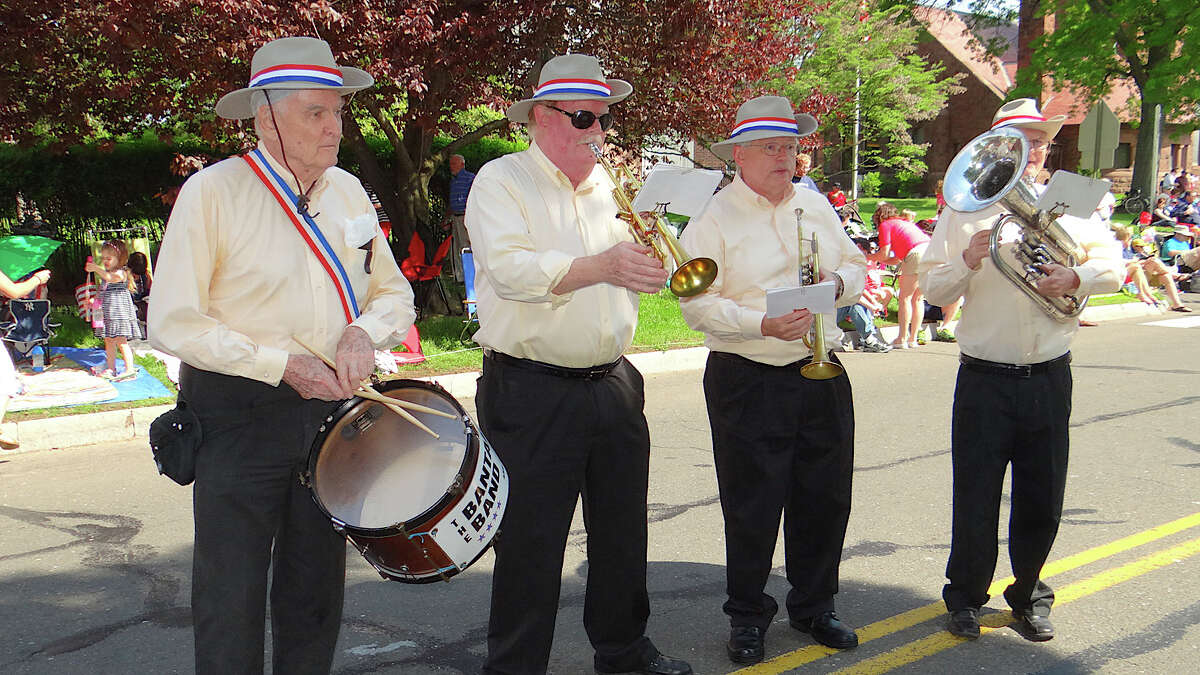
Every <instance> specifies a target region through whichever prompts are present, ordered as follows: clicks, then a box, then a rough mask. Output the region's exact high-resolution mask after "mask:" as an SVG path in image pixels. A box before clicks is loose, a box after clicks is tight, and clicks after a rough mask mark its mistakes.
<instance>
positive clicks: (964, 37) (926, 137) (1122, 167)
mask: <svg viewBox="0 0 1200 675" xmlns="http://www.w3.org/2000/svg"><path fill="white" fill-rule="evenodd" d="M1023 6H1025V3H1023ZM919 17H920V18H921V19H922V21H923V23H925V25H926V28H927V30H928V33H929V37H930V39H928V40H927V41H925V42H922V43H921V44H920V46H919V47H918V50H917V51H918V53H920V54H921V55H922V56H925V57H926V58H928V59H929V60H930V61H933V62H937V63H941V64H943V65H945V67H946V71H947V74H955V73H962V74H963V78H962V80H961V81H960V84H961V85H962V86H964V87H966V91H964V92H963V93H961V94H958V95H956V96H952V97H950V99H949V100H948V101H947V105H946V108H945V110H943V111H942V113H941V114H940V115H938V116H937V117H936V118H934V119H933V120H930V121H928V122H924V123H922V124H921V125H919V126H918V127H917V128H915V129H914V130H913V137H914V139H915V140H916V141H917V142H919V143H929V144H930V146H929V152H928V154H927V155H926V157H925V162H926V163H927V164H928V165H929V173H928V174H927V175H926V179H925V182H924V188H925V190H927V191H928V193H929V194H933V192H934V191H935V189H936V185H937V182H938V180H940V179H941V178H942V176H943V175H944V172H945V169H946V166H947V165H948V164H949V163H950V160H951V159H953V157H954V155H955V154H956V153H957V152H958V150H959V149H960V148H962V146H963V145H965V144H966V143H967V141H969V140H971V139H972V138H974V137H975V136H977V135H979V134H980V133H983V132H984V131H986V130H987V129H988V127H989V126H990V125H991V121H992V115H993V114H994V113H995V112H996V109H997V108H999V107H1000V105H1001V104H1002V103H1003V102H1004V101H1005V100H1006V99H1007V98H1008V92H1009V91H1011V89H1012V88H1013V86H1014V84H1015V76H1016V72H1017V68H1018V67H1020V66H1021V65H1024V64H1025V63H1026V62H1027V59H1028V54H1029V49H1028V48H1027V47H1026V45H1028V44H1029V43H1030V42H1031V41H1032V40H1034V39H1036V38H1037V37H1039V36H1041V35H1043V34H1045V33H1046V32H1051V31H1053V30H1054V16H1053V15H1048V16H1041V17H1038V16H1033V15H1032V12H1030V13H1029V14H1028V15H1025V16H1022V17H1021V22H1020V30H1018V25H1017V24H1012V25H1009V26H1002V27H1000V28H998V29H995V31H993V32H992V33H991V34H989V35H985V36H983V37H984V38H989V37H993V36H995V37H998V38H1000V39H1002V40H1004V41H1006V42H1007V43H1008V45H1009V48H1008V49H1007V50H1006V51H1005V52H1004V53H1003V54H1001V55H1000V56H999V57H991V56H982V55H980V54H979V53H978V52H977V51H976V50H975V49H974V48H972V47H971V46H970V44H969V40H970V35H969V33H968V29H967V25H966V23H965V22H963V20H962V18H961V16H960V15H959V14H958V13H956V12H950V11H946V10H936V9H928V8H923V9H921V10H919ZM1131 98H1136V91H1135V89H1134V88H1133V86H1132V83H1131V82H1121V83H1118V84H1117V85H1116V86H1114V87H1113V91H1112V92H1111V93H1110V94H1109V95H1108V96H1106V97H1105V98H1104V100H1105V102H1106V103H1107V104H1108V106H1109V107H1110V108H1112V110H1113V111H1114V112H1116V114H1117V117H1118V119H1120V120H1121V131H1120V139H1119V143H1120V145H1119V146H1118V148H1117V152H1116V165H1115V166H1114V168H1112V169H1106V170H1103V171H1102V172H1101V174H1102V175H1103V176H1104V177H1105V178H1108V179H1109V180H1112V181H1113V189H1114V191H1116V192H1124V191H1125V190H1126V189H1128V187H1129V182H1130V179H1131V177H1132V172H1133V170H1132V166H1133V157H1134V148H1135V147H1136V146H1137V129H1135V128H1133V127H1132V126H1130V124H1129V122H1130V121H1131V119H1132V118H1133V117H1134V116H1136V111H1135V112H1134V113H1133V115H1131V114H1130V111H1129V110H1128V105H1127V104H1128V102H1129V100H1130V99H1131ZM1041 99H1042V102H1043V106H1042V112H1043V113H1045V114H1046V115H1048V116H1053V115H1066V116H1067V120H1066V122H1065V124H1064V125H1063V128H1062V131H1061V132H1059V135H1058V137H1057V139H1056V141H1057V147H1055V148H1054V150H1053V151H1052V152H1051V155H1050V157H1049V158H1048V159H1047V161H1046V168H1047V169H1049V170H1050V171H1054V170H1056V169H1065V170H1068V171H1074V170H1076V169H1077V168H1078V166H1079V156H1080V155H1079V147H1078V140H1079V125H1080V123H1081V122H1083V119H1084V117H1085V116H1086V115H1087V112H1088V106H1087V104H1086V103H1085V102H1083V101H1080V100H1078V99H1077V98H1076V97H1075V96H1073V95H1072V94H1071V93H1070V92H1066V91H1051V90H1049V88H1047V89H1046V90H1045V92H1044V93H1043V95H1042V97H1041ZM1198 147H1200V134H1197V133H1194V132H1187V131H1183V130H1182V127H1180V126H1179V125H1176V124H1171V123H1169V122H1168V123H1166V124H1164V125H1163V133H1162V140H1161V143H1160V146H1159V173H1160V175H1161V173H1165V172H1166V171H1167V169H1172V168H1175V169H1181V168H1182V169H1186V170H1191V171H1195V170H1196V168H1195V167H1196V165H1197V157H1196V153H1197V148H1198Z"/></svg>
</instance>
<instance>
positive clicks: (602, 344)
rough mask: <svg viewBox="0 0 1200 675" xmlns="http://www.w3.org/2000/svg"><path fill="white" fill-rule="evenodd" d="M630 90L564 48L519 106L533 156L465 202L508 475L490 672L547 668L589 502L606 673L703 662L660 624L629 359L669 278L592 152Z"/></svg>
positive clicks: (587, 615) (595, 625)
mask: <svg viewBox="0 0 1200 675" xmlns="http://www.w3.org/2000/svg"><path fill="white" fill-rule="evenodd" d="M632 91H633V89H632V87H630V85H629V83H627V82H624V81H622V80H615V79H607V78H605V76H604V73H603V71H602V70H601V69H600V64H599V62H598V61H597V60H596V59H595V58H594V57H591V56H585V55H582V54H571V55H567V56H559V57H555V58H553V59H551V60H550V61H548V62H547V63H546V64H545V66H543V67H542V71H541V75H540V77H539V80H538V86H537V89H536V90H534V93H533V96H531V97H530V98H528V99H525V100H523V101H520V102H518V103H516V104H514V105H513V106H512V107H511V108H509V109H508V118H509V119H510V120H512V121H514V122H519V123H522V124H527V125H529V136H530V140H531V143H530V146H529V149H528V150H525V151H524V152H518V153H514V154H511V155H507V156H505V157H501V158H500V159H496V160H494V161H492V162H489V163H488V164H486V165H484V166H483V168H481V169H480V170H479V173H478V175H477V176H476V177H475V181H474V183H473V185H472V188H471V194H470V197H469V198H468V200H467V214H466V223H467V230H468V231H469V232H470V236H471V244H472V246H473V248H474V253H475V267H476V270H477V271H478V275H477V276H476V278H475V284H476V286H475V288H476V292H477V294H478V297H479V304H478V308H479V325H480V328H479V332H477V333H476V334H475V341H476V342H478V343H479V344H480V345H482V346H483V348H484V358H483V374H482V376H481V377H480V378H479V384H478V391H477V394H476V399H475V402H476V407H477V410H478V412H479V422H480V425H481V427H482V430H483V433H484V435H485V436H486V437H487V438H488V440H490V441H491V443H492V445H493V447H495V449H496V453H497V454H498V455H499V456H500V459H501V461H502V462H503V463H504V466H505V467H506V468H507V469H508V475H509V481H510V484H509V485H510V487H509V501H508V506H507V508H506V511H505V514H504V521H503V523H502V525H501V529H502V532H503V533H502V535H501V537H500V538H499V541H498V543H497V544H496V547H495V548H496V566H495V571H494V573H493V577H492V610H491V619H490V623H489V626H488V655H487V661H486V662H485V663H484V667H483V672H485V673H544V672H546V668H547V664H548V661H549V658H550V646H551V642H552V641H553V637H554V621H555V616H556V614H557V612H558V596H559V586H560V584H561V582H562V565H563V554H564V549H565V548H566V543H567V535H568V533H569V531H570V528H571V518H572V516H573V514H574V513H575V504H576V502H577V501H578V500H579V498H580V496H581V495H582V498H583V516H584V525H585V527H586V528H587V549H588V573H587V592H586V599H585V601H584V610H583V623H584V627H585V628H586V629H587V633H588V638H589V639H590V640H591V642H592V646H593V647H595V650H596V652H595V657H594V664H595V668H596V670H597V671H599V672H602V673H619V672H641V673H662V674H674V675H686V674H687V673H690V672H692V669H691V667H690V666H688V664H686V663H684V662H683V661H679V660H676V659H672V658H670V657H667V656H664V655H663V654H661V653H659V652H658V650H657V649H656V648H655V647H654V645H653V644H652V643H651V642H650V639H649V638H647V637H646V635H645V630H646V620H647V618H648V616H649V614H650V600H649V595H648V593H647V591H646V548H647V544H646V491H647V488H648V481H649V458H650V434H649V431H648V429H647V425H646V418H645V415H644V414H643V411H642V408H643V401H644V396H645V395H644V392H643V383H642V377H641V375H640V374H639V373H638V371H637V369H636V368H634V367H633V366H632V365H631V364H630V363H629V362H628V361H626V360H625V359H624V358H623V357H622V354H623V353H624V351H625V350H626V349H627V348H628V347H629V344H630V342H631V341H632V340H633V330H634V328H635V326H636V324H637V316H638V299H639V296H638V294H639V293H655V292H657V291H659V290H661V289H662V288H663V284H664V282H666V280H667V273H666V271H665V270H663V267H662V264H661V263H660V262H659V261H658V260H656V259H654V258H651V257H648V256H647V253H649V252H650V249H649V248H648V247H646V246H642V245H639V244H635V243H634V242H633V241H632V239H633V236H632V234H631V233H630V231H629V228H628V227H626V225H625V224H624V222H623V221H621V220H620V219H618V218H617V217H616V214H617V211H618V207H617V203H616V201H615V200H614V198H613V195H612V190H613V187H614V186H613V184H612V181H611V180H609V179H608V177H607V175H606V174H605V172H604V169H603V167H601V166H597V162H596V156H595V154H594V153H593V152H592V150H591V149H590V148H589V144H596V145H598V146H603V144H604V132H605V131H606V130H607V129H608V128H609V127H610V126H611V125H612V121H613V120H612V113H611V112H609V106H610V105H611V104H614V103H617V102H619V101H622V100H624V99H625V98H626V97H627V96H629V94H630V93H632Z"/></svg>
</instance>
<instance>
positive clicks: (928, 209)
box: [858, 197, 937, 226]
mask: <svg viewBox="0 0 1200 675" xmlns="http://www.w3.org/2000/svg"><path fill="white" fill-rule="evenodd" d="M879 202H888V203H890V204H892V205H894V206H895V207H896V208H898V209H900V210H901V211H903V210H904V209H912V210H913V211H916V212H917V220H924V219H926V218H930V219H933V218H937V198H935V197H918V198H914V199H893V198H891V197H859V199H858V212H859V214H861V215H862V218H863V222H864V223H866V224H867V225H868V226H869V225H870V224H871V214H872V213H875V206H876V205H877V204H879Z"/></svg>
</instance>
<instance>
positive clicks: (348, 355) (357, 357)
mask: <svg viewBox="0 0 1200 675" xmlns="http://www.w3.org/2000/svg"><path fill="white" fill-rule="evenodd" d="M352 328H353V329H354V332H356V333H359V334H361V336H362V339H363V340H364V344H365V345H366V350H367V351H366V356H367V357H368V359H369V362H368V364H367V367H366V370H365V373H364V374H363V375H362V377H357V375H358V373H359V372H361V371H360V370H359V369H360V368H361V367H362V361H361V357H362V351H361V350H362V347H361V345H356V344H355V342H356V341H357V337H353V336H352V337H351V338H350V339H349V340H347V334H350V333H351V330H350V329H352ZM292 341H293V342H295V343H296V344H298V345H300V346H301V347H304V348H305V349H307V350H308V351H310V352H312V353H313V357H308V356H304V355H302V354H301V355H297V354H292V355H290V356H289V357H288V366H287V368H291V366H292V363H293V360H295V362H296V363H297V366H298V367H297V371H296V373H297V375H299V376H300V377H298V378H297V382H298V383H299V384H302V385H310V386H311V387H312V389H313V390H314V391H321V390H326V391H333V388H334V387H336V388H338V389H339V390H340V389H341V388H342V387H344V386H345V385H344V384H343V382H344V380H343V378H345V377H354V378H355V379H353V380H351V385H350V386H351V387H352V390H351V391H350V393H349V394H348V395H346V396H341V397H339V398H334V399H324V400H334V401H340V400H344V399H348V398H350V397H351V396H358V397H359V398H365V399H369V400H372V401H377V402H379V403H382V404H384V406H386V407H387V408H388V409H390V410H391V411H392V412H394V413H396V414H397V415H400V416H401V417H403V418H404V419H405V420H408V421H409V422H411V423H412V424H414V425H416V426H417V427H419V428H421V429H422V430H423V431H425V432H426V433H428V434H429V435H430V436H433V437H434V438H437V437H438V435H437V434H436V433H434V431H433V430H432V429H430V428H429V427H427V426H425V425H424V424H422V423H421V422H420V421H419V420H417V418H415V417H413V416H412V415H410V414H409V413H408V412H406V411H405V410H404V408H408V409H409V410H416V411H419V412H423V413H429V414H431V415H438V416H439V417H446V418H449V419H454V418H455V415H452V414H450V413H447V412H443V411H441V410H435V409H433V408H429V407H426V406H423V405H419V404H416V403H412V402H410V401H403V400H400V399H395V398H391V397H390V396H384V395H383V394H380V393H379V392H377V391H375V390H374V389H373V388H371V385H370V382H369V381H368V380H367V377H368V376H369V375H370V374H371V371H372V370H373V369H374V367H375V348H374V346H373V345H372V344H371V341H370V340H369V339H368V338H367V335H366V333H365V332H363V331H362V329H359V328H357V327H355V326H350V327H348V328H347V329H346V331H345V332H344V333H343V334H342V339H341V340H340V341H339V342H338V350H337V354H338V357H337V361H336V362H335V361H332V360H330V359H329V357H327V356H325V355H324V354H322V353H321V352H320V351H319V350H318V349H317V348H316V347H313V346H311V345H309V344H307V343H305V342H304V341H303V340H301V339H300V338H298V337H296V336H292ZM314 357H315V360H317V365H316V366H315V368H317V369H320V371H323V372H316V373H312V372H311V371H310V370H308V362H309V361H311V360H314ZM284 377H285V378H286V377H287V370H286V369H285V371H284ZM309 378H311V379H309ZM354 383H357V384H354ZM288 384H290V385H292V383H291V382H288ZM292 386H293V388H295V385H292ZM296 391H297V392H298V393H299V394H300V395H301V396H302V397H304V398H323V397H319V396H307V395H305V393H304V392H303V391H301V390H300V389H297V390H296Z"/></svg>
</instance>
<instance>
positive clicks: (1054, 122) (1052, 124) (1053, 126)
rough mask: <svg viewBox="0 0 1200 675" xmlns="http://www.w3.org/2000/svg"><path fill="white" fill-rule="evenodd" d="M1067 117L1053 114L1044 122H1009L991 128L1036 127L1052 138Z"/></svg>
mask: <svg viewBox="0 0 1200 675" xmlns="http://www.w3.org/2000/svg"><path fill="white" fill-rule="evenodd" d="M1066 119H1067V116H1066V115H1055V116H1054V117H1051V118H1049V119H1047V120H1046V121H1045V122H1013V123H1010V124H1001V125H999V126H994V127H992V128H993V129H1001V128H1004V127H1015V128H1017V129H1037V130H1038V131H1041V132H1042V133H1044V134H1046V137H1047V138H1054V137H1055V136H1057V135H1058V132H1059V130H1060V129H1062V125H1063V122H1065V121H1066Z"/></svg>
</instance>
